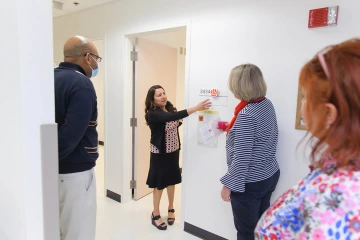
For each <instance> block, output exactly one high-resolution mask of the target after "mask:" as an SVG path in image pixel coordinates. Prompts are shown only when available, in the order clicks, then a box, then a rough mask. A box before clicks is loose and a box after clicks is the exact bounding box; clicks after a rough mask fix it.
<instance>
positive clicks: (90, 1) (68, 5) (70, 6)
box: [51, 0, 119, 18]
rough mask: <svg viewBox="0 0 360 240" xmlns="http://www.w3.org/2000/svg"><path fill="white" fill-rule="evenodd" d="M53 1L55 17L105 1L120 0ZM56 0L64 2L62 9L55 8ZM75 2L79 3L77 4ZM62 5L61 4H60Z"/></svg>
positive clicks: (59, 0)
mask: <svg viewBox="0 0 360 240" xmlns="http://www.w3.org/2000/svg"><path fill="white" fill-rule="evenodd" d="M51 1H52V2H53V17H54V18H56V17H60V16H63V15H66V14H69V13H73V12H78V11H82V10H84V9H87V8H91V7H96V6H99V5H102V4H105V3H109V2H114V1H119V0H51ZM54 2H60V3H63V5H62V10H59V9H56V8H54ZM74 2H77V3H79V4H78V5H77V6H76V5H75V4H74ZM60 5H61V4H60Z"/></svg>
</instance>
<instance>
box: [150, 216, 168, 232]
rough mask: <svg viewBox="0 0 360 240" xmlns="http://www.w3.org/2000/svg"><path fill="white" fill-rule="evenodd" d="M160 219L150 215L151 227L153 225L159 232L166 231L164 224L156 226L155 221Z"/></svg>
mask: <svg viewBox="0 0 360 240" xmlns="http://www.w3.org/2000/svg"><path fill="white" fill-rule="evenodd" d="M160 218H161V217H160V215H158V216H154V213H151V223H152V225H154V226H155V227H156V228H157V229H159V230H166V229H167V226H166V223H164V222H163V223H161V224H160V225H159V226H158V225H156V223H155V221H156V220H159V219H160Z"/></svg>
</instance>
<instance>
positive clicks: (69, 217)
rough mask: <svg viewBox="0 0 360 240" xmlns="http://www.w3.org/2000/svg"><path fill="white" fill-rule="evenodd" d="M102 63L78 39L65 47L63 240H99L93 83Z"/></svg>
mask: <svg viewBox="0 0 360 240" xmlns="http://www.w3.org/2000/svg"><path fill="white" fill-rule="evenodd" d="M100 61H101V57H100V56H99V54H98V52H97V50H96V47H95V45H94V43H93V42H92V41H90V40H89V39H87V38H85V37H82V36H75V37H71V38H70V39H69V40H68V41H67V42H66V43H65V46H64V62H62V63H60V65H59V67H58V68H56V69H55V115H56V116H55V117H56V123H57V124H58V143H59V197H60V231H61V240H94V239H95V228H96V186H95V174H94V170H93V168H94V167H95V162H96V159H97V158H98V156H99V154H98V149H97V147H98V134H97V131H96V126H97V115H98V112H97V102H96V93H95V89H94V86H93V84H92V82H91V80H90V79H89V78H91V77H95V76H96V74H97V72H98V69H99V67H98V62H100Z"/></svg>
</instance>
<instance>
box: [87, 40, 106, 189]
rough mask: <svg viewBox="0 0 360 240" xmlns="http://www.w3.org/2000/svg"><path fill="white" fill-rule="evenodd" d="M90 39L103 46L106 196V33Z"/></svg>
mask: <svg viewBox="0 0 360 240" xmlns="http://www.w3.org/2000/svg"><path fill="white" fill-rule="evenodd" d="M90 40H91V41H93V42H94V41H102V47H103V56H101V57H102V58H103V60H102V61H103V64H102V65H103V69H101V70H100V71H104V82H103V91H102V94H103V97H104V99H103V101H104V106H103V108H104V109H103V110H104V116H103V117H104V122H103V124H104V129H103V130H104V145H103V147H104V156H103V157H104V159H103V160H104V172H103V174H104V191H103V194H104V196H106V189H107V187H106V186H107V181H106V180H107V177H106V166H107V164H106V155H107V154H106V151H107V148H106V142H107V140H106V136H107V134H106V130H107V128H106V126H107V124H106V119H107V117H106V115H107V100H106V96H107V94H106V89H107V81H106V79H107V72H106V35H104V36H102V37H97V38H92V39H90Z"/></svg>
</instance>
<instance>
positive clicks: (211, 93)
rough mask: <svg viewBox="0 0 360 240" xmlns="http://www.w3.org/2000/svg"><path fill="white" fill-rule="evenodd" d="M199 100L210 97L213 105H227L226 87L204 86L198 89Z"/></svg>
mask: <svg viewBox="0 0 360 240" xmlns="http://www.w3.org/2000/svg"><path fill="white" fill-rule="evenodd" d="M199 97H200V98H201V100H205V99H210V101H211V102H212V105H213V106H227V101H228V95H227V88H223V89H221V88H213V87H209V88H208V87H205V88H201V89H200V90H199Z"/></svg>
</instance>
